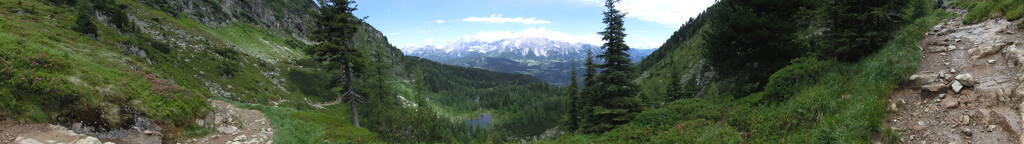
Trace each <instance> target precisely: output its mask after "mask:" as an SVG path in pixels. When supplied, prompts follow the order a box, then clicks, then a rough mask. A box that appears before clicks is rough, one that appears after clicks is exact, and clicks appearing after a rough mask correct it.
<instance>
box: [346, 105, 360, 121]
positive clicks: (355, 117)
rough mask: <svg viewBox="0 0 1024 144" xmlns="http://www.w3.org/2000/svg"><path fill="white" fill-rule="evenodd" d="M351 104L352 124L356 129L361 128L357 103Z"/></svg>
mask: <svg viewBox="0 0 1024 144" xmlns="http://www.w3.org/2000/svg"><path fill="white" fill-rule="evenodd" d="M349 104H351V106H352V124H354V125H356V127H361V126H359V111H358V110H356V105H357V104H356V103H355V102H352V103H349Z"/></svg>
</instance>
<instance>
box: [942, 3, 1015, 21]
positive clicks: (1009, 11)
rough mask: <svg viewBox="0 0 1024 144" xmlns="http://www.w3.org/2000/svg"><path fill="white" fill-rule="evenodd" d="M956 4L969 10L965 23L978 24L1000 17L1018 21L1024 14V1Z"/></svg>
mask: <svg viewBox="0 0 1024 144" xmlns="http://www.w3.org/2000/svg"><path fill="white" fill-rule="evenodd" d="M955 4H957V5H959V6H961V7H963V8H966V9H968V13H967V15H966V16H964V21H963V22H964V23H977V22H981V21H984V20H987V19H991V18H996V17H1000V16H1005V17H1006V19H1009V20H1017V19H1020V18H1021V16H1022V14H1024V0H958V1H956V2H955Z"/></svg>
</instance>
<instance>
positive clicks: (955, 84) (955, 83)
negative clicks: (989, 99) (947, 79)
mask: <svg viewBox="0 0 1024 144" xmlns="http://www.w3.org/2000/svg"><path fill="white" fill-rule="evenodd" d="M949 87H950V88H953V92H956V93H960V90H962V89H963V88H964V85H963V84H961V83H960V81H958V80H954V81H953V84H950V85H949Z"/></svg>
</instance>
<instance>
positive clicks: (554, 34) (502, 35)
mask: <svg viewBox="0 0 1024 144" xmlns="http://www.w3.org/2000/svg"><path fill="white" fill-rule="evenodd" d="M510 38H547V39H551V40H557V41H565V42H570V43H586V44H593V45H600V44H601V43H603V41H602V40H601V37H600V36H598V35H597V34H589V35H573V34H569V33H564V32H559V31H550V30H547V29H546V28H543V27H541V28H527V29H524V30H522V31H519V32H510V31H490V32H478V33H476V34H472V35H465V36H462V40H479V41H485V42H493V41H498V40H503V39H510Z"/></svg>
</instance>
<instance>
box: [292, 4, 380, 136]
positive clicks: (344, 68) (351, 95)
mask: <svg viewBox="0 0 1024 144" xmlns="http://www.w3.org/2000/svg"><path fill="white" fill-rule="evenodd" d="M319 5H320V13H319V14H318V15H317V21H316V26H317V27H316V30H314V31H313V33H312V35H311V38H312V40H314V41H316V42H319V44H317V45H316V46H315V47H313V48H312V49H308V51H307V52H306V53H309V54H310V55H312V56H313V57H314V58H315V59H316V60H317V61H319V62H320V63H323V64H325V65H327V67H328V69H331V70H332V71H340V72H342V74H339V75H336V76H338V77H344V80H345V81H344V89H345V90H344V92H343V93H341V96H340V97H339V98H338V100H341V101H344V102H347V103H349V104H350V106H351V110H352V123H353V125H355V126H356V127H359V126H360V125H359V113H358V109H357V108H358V107H357V105H358V104H361V103H367V100H366V98H365V97H363V96H362V95H360V94H359V93H358V92H357V91H356V90H355V87H354V86H353V83H354V79H355V73H363V72H364V71H365V70H366V68H367V62H366V61H367V59H366V56H365V55H366V54H364V52H363V51H360V50H359V49H358V48H356V47H354V46H353V44H352V43H351V42H352V41H353V36H354V35H355V33H356V32H358V30H359V26H360V25H361V24H362V20H361V19H358V18H356V17H355V16H353V15H352V11H355V10H356V8H354V7H350V5H353V2H352V1H348V0H329V1H327V2H321V3H319Z"/></svg>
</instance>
